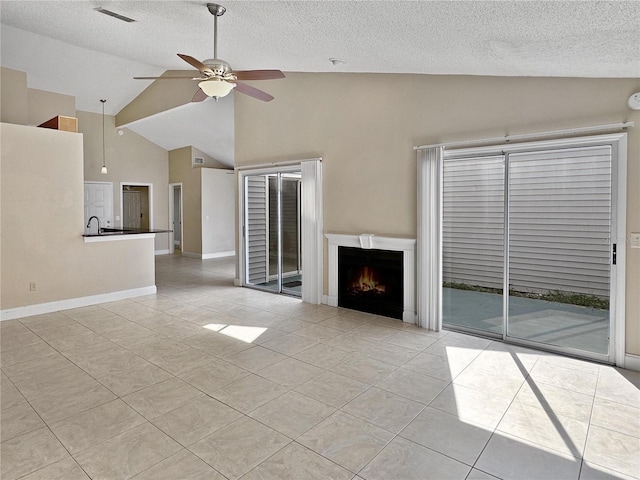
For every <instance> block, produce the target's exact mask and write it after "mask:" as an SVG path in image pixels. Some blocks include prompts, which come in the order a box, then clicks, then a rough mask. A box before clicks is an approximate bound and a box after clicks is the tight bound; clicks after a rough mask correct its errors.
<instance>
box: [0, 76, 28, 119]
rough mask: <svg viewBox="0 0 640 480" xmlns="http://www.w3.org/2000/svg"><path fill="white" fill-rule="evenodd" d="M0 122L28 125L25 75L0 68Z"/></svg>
mask: <svg viewBox="0 0 640 480" xmlns="http://www.w3.org/2000/svg"><path fill="white" fill-rule="evenodd" d="M0 122H4V123H17V124H18V125H26V124H27V123H29V100H28V94H27V74H26V73H24V72H19V71H17V70H11V69H10V68H4V67H2V68H0Z"/></svg>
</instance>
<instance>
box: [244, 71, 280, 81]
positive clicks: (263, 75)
mask: <svg viewBox="0 0 640 480" xmlns="http://www.w3.org/2000/svg"><path fill="white" fill-rule="evenodd" d="M233 73H234V75H235V76H236V77H238V80H276V79H278V78H284V73H282V72H281V71H280V70H243V71H239V72H237V71H234V72H233Z"/></svg>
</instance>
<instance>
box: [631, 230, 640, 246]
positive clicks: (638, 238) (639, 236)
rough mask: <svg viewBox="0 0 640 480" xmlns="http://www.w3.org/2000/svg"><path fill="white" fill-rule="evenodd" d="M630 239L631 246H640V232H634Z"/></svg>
mask: <svg viewBox="0 0 640 480" xmlns="http://www.w3.org/2000/svg"><path fill="white" fill-rule="evenodd" d="M630 240H631V241H630V243H631V248H640V233H632V234H631V236H630Z"/></svg>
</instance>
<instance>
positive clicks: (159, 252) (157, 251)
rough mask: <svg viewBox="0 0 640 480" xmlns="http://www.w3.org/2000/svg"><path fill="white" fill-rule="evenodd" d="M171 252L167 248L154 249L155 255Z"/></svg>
mask: <svg viewBox="0 0 640 480" xmlns="http://www.w3.org/2000/svg"><path fill="white" fill-rule="evenodd" d="M170 253H171V252H170V251H169V250H156V251H155V254H156V255H169V254H170Z"/></svg>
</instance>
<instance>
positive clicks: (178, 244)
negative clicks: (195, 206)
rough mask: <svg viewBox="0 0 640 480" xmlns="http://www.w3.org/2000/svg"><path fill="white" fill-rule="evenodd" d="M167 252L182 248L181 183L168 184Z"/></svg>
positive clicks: (171, 252)
mask: <svg viewBox="0 0 640 480" xmlns="http://www.w3.org/2000/svg"><path fill="white" fill-rule="evenodd" d="M169 226H170V227H171V232H169V253H170V254H172V255H173V253H174V252H175V250H176V249H178V250H182V185H181V184H180V183H170V184H169Z"/></svg>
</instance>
